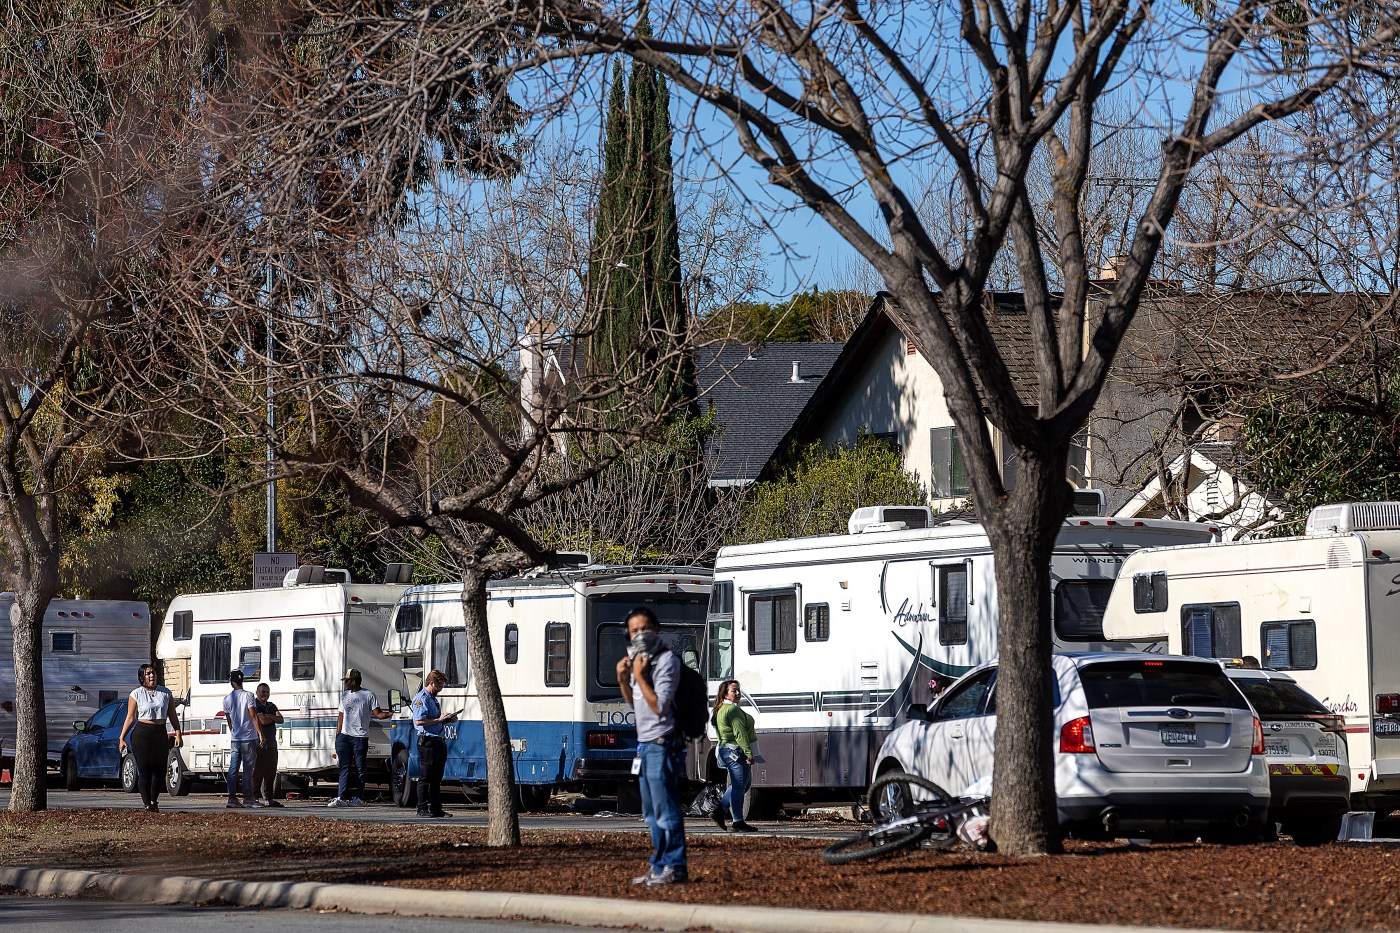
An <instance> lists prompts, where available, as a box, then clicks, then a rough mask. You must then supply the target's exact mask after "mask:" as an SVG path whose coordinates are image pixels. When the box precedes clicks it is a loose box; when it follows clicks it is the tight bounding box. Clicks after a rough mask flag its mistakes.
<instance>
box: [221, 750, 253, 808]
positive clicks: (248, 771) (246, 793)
mask: <svg viewBox="0 0 1400 933" xmlns="http://www.w3.org/2000/svg"><path fill="white" fill-rule="evenodd" d="M229 752H230V754H229V756H228V775H227V780H228V799H229V800H233V799H235V798H237V796H238V786H239V785H238V780H239V776H238V769H239V767H240V766H242V768H243V802H244V803H248V802H249V801H251V800H252V799H253V769H254V768H255V767H257V764H258V740H257V739H249V740H248V741H246V742H237V741H233V740H230V741H229Z"/></svg>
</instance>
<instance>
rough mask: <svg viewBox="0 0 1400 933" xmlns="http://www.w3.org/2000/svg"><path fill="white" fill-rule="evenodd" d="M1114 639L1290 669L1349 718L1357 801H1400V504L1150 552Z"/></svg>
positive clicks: (1114, 606)
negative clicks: (1299, 527) (1261, 534)
mask: <svg viewBox="0 0 1400 933" xmlns="http://www.w3.org/2000/svg"><path fill="white" fill-rule="evenodd" d="M1119 579H1120V581H1121V583H1120V584H1119V585H1118V586H1117V587H1115V588H1114V590H1113V595H1112V597H1111V598H1110V599H1109V603H1108V609H1107V612H1106V614H1105V616H1104V630H1105V632H1106V634H1108V636H1109V637H1111V638H1121V639H1126V640H1130V641H1135V642H1141V641H1144V640H1149V639H1153V640H1158V641H1160V642H1163V643H1165V645H1166V649H1167V650H1168V651H1170V652H1171V653H1173V654H1192V655H1200V656H1202V657H1217V658H1238V657H1244V656H1251V657H1253V658H1255V659H1257V660H1258V661H1259V662H1260V664H1261V666H1262V667H1264V668H1268V669H1271V670H1279V671H1287V672H1288V673H1289V675H1290V676H1292V677H1293V679H1294V680H1296V681H1297V682H1298V684H1299V685H1300V686H1302V687H1303V689H1305V690H1307V691H1308V692H1309V693H1311V694H1313V695H1314V696H1316V697H1317V698H1318V699H1319V700H1321V701H1322V703H1323V705H1325V706H1326V707H1327V708H1328V709H1330V710H1331V711H1332V712H1334V713H1336V714H1337V715H1339V716H1341V717H1343V719H1344V720H1345V728H1346V732H1347V752H1348V757H1349V758H1350V761H1351V788H1352V794H1353V797H1354V799H1355V800H1356V802H1357V804H1358V805H1362V806H1366V807H1368V808H1376V809H1382V808H1384V809H1390V808H1394V807H1397V806H1400V503H1396V502H1371V503H1349V504H1345V505H1328V506H1319V507H1318V508H1316V509H1314V510H1313V511H1312V513H1311V514H1310V515H1309V516H1308V521H1307V525H1306V528H1305V532H1304V534H1303V536H1302V537H1294V538H1274V539H1264V540H1257V541H1232V542H1226V543H1221V544H1209V545H1202V546H1192V547H1174V548H1165V549H1160V550H1159V549H1153V550H1150V551H1139V552H1138V553H1136V554H1134V555H1133V556H1132V557H1130V558H1129V559H1128V561H1127V562H1126V563H1125V564H1124V565H1123V571H1122V575H1121V576H1120V577H1119Z"/></svg>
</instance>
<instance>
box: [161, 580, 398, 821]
mask: <svg viewBox="0 0 1400 933" xmlns="http://www.w3.org/2000/svg"><path fill="white" fill-rule="evenodd" d="M319 569H320V568H317V567H312V568H311V571H310V572H309V573H307V572H303V573H302V575H301V579H302V580H303V582H301V583H297V582H296V580H295V579H293V580H292V582H291V583H290V584H288V585H284V586H282V587H279V588H267V589H257V590H236V591H232V592H225V593H196V594H190V595H185V596H177V597H175V599H174V600H173V601H172V602H171V603H170V608H169V610H168V611H167V612H166V614H165V622H164V624H163V625H162V626H161V630H160V638H159V641H158V642H157V644H156V655H157V657H159V658H160V662H161V665H162V670H163V673H164V682H165V685H166V686H167V687H169V688H170V691H171V692H172V693H173V694H174V695H175V697H176V698H177V700H178V701H180V703H181V705H180V718H181V723H182V728H183V729H184V733H185V734H184V746H183V747H182V748H179V749H172V750H171V754H170V765H169V769H168V772H167V775H166V783H167V786H168V789H169V791H170V793H172V794H186V793H188V792H189V788H190V784H191V782H192V781H194V780H198V779H214V780H223V778H224V775H225V774H226V773H227V771H228V762H229V734H228V723H227V722H226V721H225V718H224V713H223V701H224V697H226V696H228V693H229V690H230V687H229V672H230V671H231V670H232V669H233V668H235V667H236V668H238V669H239V670H241V671H242V672H243V686H244V689H245V690H248V691H249V692H252V691H253V689H254V688H255V687H256V686H257V685H258V684H259V683H260V682H266V683H267V685H268V686H269V688H270V689H271V700H272V702H273V703H276V704H277V706H278V708H279V710H280V711H281V713H282V715H283V717H284V719H285V722H283V723H282V724H281V725H279V726H278V727H277V751H278V764H277V770H278V775H279V777H280V778H282V779H283V780H286V781H289V782H290V783H292V784H295V785H297V786H300V787H305V786H306V784H308V783H309V782H310V781H312V780H315V779H322V778H330V779H334V777H335V775H336V773H337V770H338V768H337V764H336V761H335V723H336V712H337V709H338V707H339V704H340V696H341V693H342V692H343V689H344V688H343V685H342V683H341V680H342V678H343V677H344V675H345V671H346V669H347V668H351V667H354V668H358V669H359V670H360V672H361V674H362V675H363V678H364V683H363V685H364V687H365V688H366V689H368V690H372V691H374V693H375V696H376V698H377V700H378V702H379V705H380V706H383V707H386V708H387V707H388V693H389V690H390V688H393V687H396V686H397V685H398V684H399V683H400V682H401V676H402V675H401V673H400V666H399V661H398V659H397V658H387V657H385V655H384V653H383V651H382V650H381V648H380V644H381V641H382V639H383V637H384V627H385V625H386V623H387V622H388V619H389V615H390V612H391V611H392V609H393V607H394V603H395V602H397V601H398V598H399V596H401V595H402V594H403V592H404V590H405V589H407V586H405V585H400V584H359V583H350V582H333V583H325V582H320V580H321V579H323V578H322V577H321V575H320V574H318V573H316V571H317V570H319ZM302 570H303V571H306V570H307V568H305V567H303V568H302ZM347 579H348V578H347ZM388 760H389V743H388V735H387V730H386V728H385V724H384V723H382V722H379V721H377V720H371V722H370V743H369V755H368V758H367V762H368V767H369V769H370V771H371V775H374V774H377V773H378V774H382V773H384V772H382V771H377V770H376V769H382V768H383V767H384V766H385V764H386V763H387V762H388ZM371 779H373V778H371Z"/></svg>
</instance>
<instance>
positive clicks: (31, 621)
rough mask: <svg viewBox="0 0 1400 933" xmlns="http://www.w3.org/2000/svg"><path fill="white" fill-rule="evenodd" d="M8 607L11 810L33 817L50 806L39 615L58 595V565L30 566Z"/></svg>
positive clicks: (41, 620)
mask: <svg viewBox="0 0 1400 933" xmlns="http://www.w3.org/2000/svg"><path fill="white" fill-rule="evenodd" d="M32 566H33V567H35V568H36V571H37V572H35V573H32V574H31V575H29V576H27V577H26V578H25V579H24V580H23V581H22V583H21V585H20V587H19V592H18V593H16V594H15V601H14V604H13V605H12V606H11V607H10V626H11V628H12V629H13V632H14V664H15V764H14V774H13V778H14V784H13V786H12V787H11V789H10V810H11V811H12V812H15V813H32V812H34V811H37V810H46V809H48V805H49V798H48V789H47V786H46V778H47V775H48V769H49V764H48V746H49V730H48V720H47V713H46V711H45V708H44V613H45V612H46V611H48V608H49V601H50V600H51V599H53V596H54V593H55V592H57V590H58V572H57V561H55V560H51V559H45V560H40V561H35V562H34V563H33V565H32Z"/></svg>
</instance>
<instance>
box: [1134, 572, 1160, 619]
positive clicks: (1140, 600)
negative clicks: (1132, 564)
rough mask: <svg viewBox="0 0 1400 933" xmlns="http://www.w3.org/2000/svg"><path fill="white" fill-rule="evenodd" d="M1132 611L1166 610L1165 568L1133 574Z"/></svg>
mask: <svg viewBox="0 0 1400 933" xmlns="http://www.w3.org/2000/svg"><path fill="white" fill-rule="evenodd" d="M1133 611H1134V612H1166V611H1167V572H1166V571H1165V570H1152V571H1149V572H1147V573H1135V574H1133Z"/></svg>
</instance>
